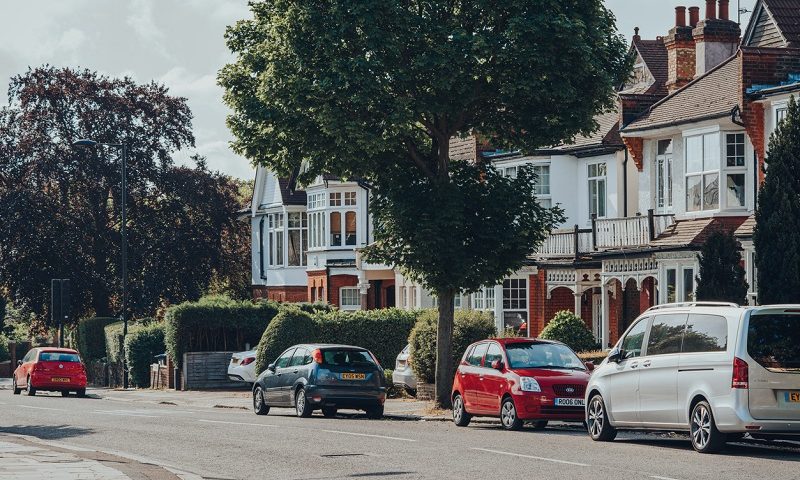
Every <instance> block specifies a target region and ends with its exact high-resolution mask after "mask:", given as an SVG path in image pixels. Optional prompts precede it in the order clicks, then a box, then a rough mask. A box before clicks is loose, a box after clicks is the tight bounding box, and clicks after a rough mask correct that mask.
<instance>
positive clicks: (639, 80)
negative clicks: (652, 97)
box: [622, 50, 656, 93]
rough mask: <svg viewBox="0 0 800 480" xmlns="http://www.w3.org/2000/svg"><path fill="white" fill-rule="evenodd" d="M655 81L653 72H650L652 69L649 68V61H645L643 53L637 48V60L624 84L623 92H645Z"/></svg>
mask: <svg viewBox="0 0 800 480" xmlns="http://www.w3.org/2000/svg"><path fill="white" fill-rule="evenodd" d="M655 81H656V79H655V78H654V77H653V74H652V73H650V69H649V68H647V63H645V61H644V58H642V54H641V53H639V52H638V50H637V51H636V60H635V61H634V63H633V71H632V72H631V76H630V78H629V79H628V81H626V82H625V85H623V87H622V92H624V93H644V92H646V91H647V90H648V89H649V88H650V86H651V85H652V84H654V83H655Z"/></svg>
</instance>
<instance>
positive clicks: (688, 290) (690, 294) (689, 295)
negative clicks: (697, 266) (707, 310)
mask: <svg viewBox="0 0 800 480" xmlns="http://www.w3.org/2000/svg"><path fill="white" fill-rule="evenodd" d="M683 301H684V302H691V301H694V269H693V268H684V269H683Z"/></svg>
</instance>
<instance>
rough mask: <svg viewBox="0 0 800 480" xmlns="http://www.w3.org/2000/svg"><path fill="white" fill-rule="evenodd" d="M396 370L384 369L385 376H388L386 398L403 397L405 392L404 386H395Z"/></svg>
mask: <svg viewBox="0 0 800 480" xmlns="http://www.w3.org/2000/svg"><path fill="white" fill-rule="evenodd" d="M392 374H394V370H392V369H389V368H387V369H384V371H383V376H384V377H385V378H386V398H403V397H405V396H406V395H405V393H406V392H404V391H403V388H402V387H398V386H395V384H394V379H392Z"/></svg>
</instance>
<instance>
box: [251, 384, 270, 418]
mask: <svg viewBox="0 0 800 480" xmlns="http://www.w3.org/2000/svg"><path fill="white" fill-rule="evenodd" d="M253 411H254V412H255V413H256V415H266V414H268V413H269V406H268V405H267V403H266V402H265V401H264V390H263V389H262V388H261V387H256V389H255V390H253Z"/></svg>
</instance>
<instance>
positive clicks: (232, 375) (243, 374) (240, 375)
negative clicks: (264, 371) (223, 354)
mask: <svg viewBox="0 0 800 480" xmlns="http://www.w3.org/2000/svg"><path fill="white" fill-rule="evenodd" d="M254 374H255V370H254V369H247V368H244V367H229V368H228V379H230V380H233V381H234V382H247V383H254V382H255V381H256V379H255V376H254Z"/></svg>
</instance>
